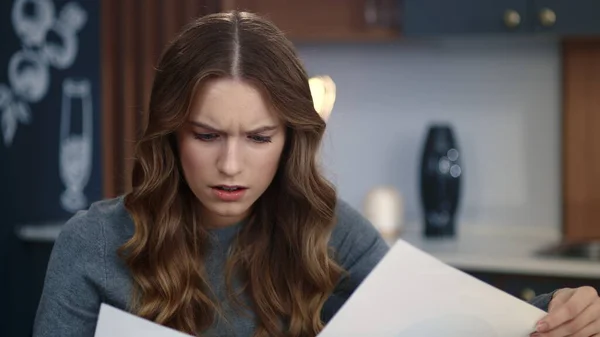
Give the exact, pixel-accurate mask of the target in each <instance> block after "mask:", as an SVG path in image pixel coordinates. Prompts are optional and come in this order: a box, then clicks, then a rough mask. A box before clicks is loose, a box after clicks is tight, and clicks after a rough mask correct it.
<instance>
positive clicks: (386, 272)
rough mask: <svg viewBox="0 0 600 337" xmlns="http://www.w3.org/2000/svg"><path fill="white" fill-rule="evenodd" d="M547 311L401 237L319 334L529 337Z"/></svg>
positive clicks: (328, 336) (348, 336) (335, 336)
mask: <svg viewBox="0 0 600 337" xmlns="http://www.w3.org/2000/svg"><path fill="white" fill-rule="evenodd" d="M545 314H546V313H545V312H544V311H543V310H540V309H538V308H536V307H534V306H533V305H530V304H528V303H526V302H524V301H522V300H520V299H518V298H516V297H513V296H511V295H509V294H507V293H505V292H502V291H500V290H498V289H496V288H494V287H492V286H490V285H488V284H486V283H484V282H482V281H479V280H478V279H476V278H474V277H472V276H470V275H468V274H466V273H463V272H461V271H459V270H457V269H455V268H453V267H450V266H448V265H446V264H444V263H443V262H441V261H439V260H437V259H436V258H434V257H432V256H430V255H428V254H426V253H424V252H422V251H420V250H418V249H417V248H415V247H413V246H411V245H410V244H408V243H406V242H405V241H402V240H400V241H398V242H397V243H395V244H394V245H393V247H392V248H391V249H390V251H389V252H388V254H387V255H386V256H385V257H384V258H383V260H382V261H381V262H380V263H379V264H378V265H377V266H376V267H375V269H374V270H373V271H372V272H371V274H370V275H369V276H368V277H367V278H366V279H365V280H364V282H363V283H362V284H361V285H360V286H359V287H358V288H357V289H356V291H355V292H354V294H353V295H352V296H351V297H350V298H349V299H348V301H347V302H346V303H345V304H344V305H343V306H342V308H341V309H340V310H339V311H338V313H337V314H336V315H335V316H334V317H333V318H332V319H331V321H329V323H328V324H327V325H326V326H325V328H324V329H323V331H322V332H321V333H320V334H319V337H338V336H345V337H351V336H361V337H363V336H371V337H414V336H418V337H439V336H444V337H481V336H486V337H527V336H529V335H530V334H531V333H532V332H533V331H535V325H536V323H537V321H538V320H539V319H541V318H542V317H543V316H544V315H545Z"/></svg>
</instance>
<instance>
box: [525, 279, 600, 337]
mask: <svg viewBox="0 0 600 337" xmlns="http://www.w3.org/2000/svg"><path fill="white" fill-rule="evenodd" d="M531 336H535V337H566V336H568V337H591V336H599V337H600V297H598V292H597V291H596V289H594V288H592V287H581V288H577V289H571V288H563V289H559V290H558V291H556V292H555V293H554V295H553V296H552V300H551V301H550V305H549V306H548V315H546V316H545V317H544V318H542V319H541V320H540V321H539V322H538V324H537V327H536V332H535V333H533V334H532V335H531Z"/></svg>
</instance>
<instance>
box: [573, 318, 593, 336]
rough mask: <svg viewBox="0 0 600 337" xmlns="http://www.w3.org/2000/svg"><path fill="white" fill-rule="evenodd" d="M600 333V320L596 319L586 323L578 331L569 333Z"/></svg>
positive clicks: (591, 334)
mask: <svg viewBox="0 0 600 337" xmlns="http://www.w3.org/2000/svg"><path fill="white" fill-rule="evenodd" d="M597 334H600V320H595V321H593V322H592V323H590V324H588V325H586V326H585V327H584V328H583V329H581V330H579V331H577V332H576V333H574V334H572V335H569V336H570V337H590V336H596V335H597Z"/></svg>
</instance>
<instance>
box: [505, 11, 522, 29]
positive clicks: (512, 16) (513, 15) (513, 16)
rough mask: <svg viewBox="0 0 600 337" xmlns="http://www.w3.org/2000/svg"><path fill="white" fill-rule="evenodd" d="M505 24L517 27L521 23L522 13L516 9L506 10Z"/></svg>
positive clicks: (509, 26)
mask: <svg viewBox="0 0 600 337" xmlns="http://www.w3.org/2000/svg"><path fill="white" fill-rule="evenodd" d="M504 24H505V25H506V27H508V28H516V27H518V26H519V25H520V24H521V15H520V14H519V12H517V11H516V10H514V9H507V10H506V12H504Z"/></svg>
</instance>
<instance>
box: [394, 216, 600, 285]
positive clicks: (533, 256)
mask: <svg viewBox="0 0 600 337" xmlns="http://www.w3.org/2000/svg"><path fill="white" fill-rule="evenodd" d="M458 230H459V231H458V232H457V236H456V238H454V239H433V240H432V239H425V238H424V237H423V236H422V235H421V232H420V228H419V227H417V226H414V225H413V226H407V228H406V229H405V231H404V232H403V233H402V235H401V236H400V239H402V240H404V241H406V242H408V243H410V244H411V245H413V246H415V247H417V248H419V249H421V250H422V251H424V252H427V253H428V254H431V255H432V256H434V257H436V258H437V259H439V260H441V261H442V262H444V263H446V264H448V265H451V266H453V267H455V268H458V269H463V270H468V271H472V272H500V273H512V274H524V275H538V276H554V277H573V278H593V279H600V263H598V262H593V261H585V260H576V259H567V258H560V257H546V256H540V255H539V254H537V252H538V251H539V250H541V249H544V248H548V247H550V246H552V245H555V244H557V243H559V242H560V237H561V235H560V232H559V231H558V230H552V229H548V228H547V227H543V228H541V227H535V226H528V227H526V226H522V227H516V226H503V225H496V226H481V225H477V226H474V225H461V226H460V227H458Z"/></svg>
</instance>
